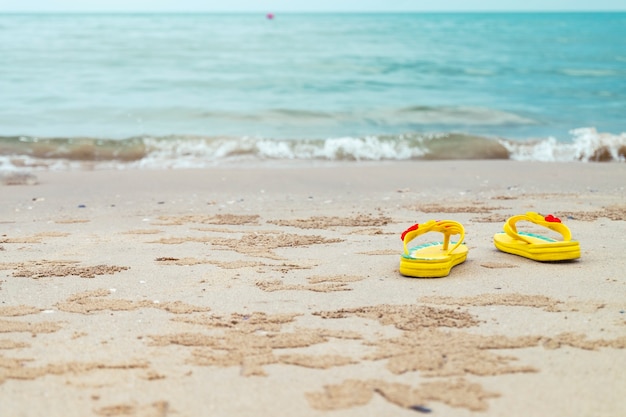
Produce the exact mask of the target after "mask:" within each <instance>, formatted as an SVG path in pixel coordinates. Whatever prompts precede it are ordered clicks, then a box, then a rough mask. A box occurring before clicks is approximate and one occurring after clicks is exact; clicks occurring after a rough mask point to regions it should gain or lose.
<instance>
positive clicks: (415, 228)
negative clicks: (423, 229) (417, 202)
mask: <svg viewBox="0 0 626 417" xmlns="http://www.w3.org/2000/svg"><path fill="white" fill-rule="evenodd" d="M419 227H420V225H419V223H416V224H414V225H413V226H411V227H409V228H408V229H406V230H405V231H404V232H402V236H401V237H400V239H402V240H404V236H406V234H407V233H409V232H412V231H413V230H417V229H419Z"/></svg>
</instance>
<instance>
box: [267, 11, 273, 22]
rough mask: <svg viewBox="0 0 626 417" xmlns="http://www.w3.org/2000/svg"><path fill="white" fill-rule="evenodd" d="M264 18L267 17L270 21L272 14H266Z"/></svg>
mask: <svg viewBox="0 0 626 417" xmlns="http://www.w3.org/2000/svg"><path fill="white" fill-rule="evenodd" d="M266 17H267V18H268V19H269V20H272V19H273V18H274V13H268V14H267V15H266Z"/></svg>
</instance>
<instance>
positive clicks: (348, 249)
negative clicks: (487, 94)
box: [0, 161, 626, 417]
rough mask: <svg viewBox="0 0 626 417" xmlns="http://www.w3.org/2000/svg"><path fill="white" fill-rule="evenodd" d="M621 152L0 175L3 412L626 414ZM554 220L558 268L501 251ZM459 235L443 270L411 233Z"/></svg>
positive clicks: (624, 172)
mask: <svg viewBox="0 0 626 417" xmlns="http://www.w3.org/2000/svg"><path fill="white" fill-rule="evenodd" d="M625 179H626V164H623V163H609V164H601V163H532V162H513V161H432V162H429V161H419V162H372V163H356V162H355V163H341V164H330V163H328V164H326V163H324V164H322V163H319V164H316V163H311V162H308V163H293V164H287V163H283V164H281V165H280V166H270V163H269V162H268V163H267V166H263V164H261V165H260V166H223V167H219V168H212V169H202V170H119V171H108V170H95V171H89V170H85V171H63V172H47V171H43V172H35V173H34V176H32V177H28V178H27V177H16V176H8V175H7V176H5V177H4V178H2V182H1V183H0V195H1V197H2V198H1V200H2V204H0V416H2V417H5V416H6V417H18V416H41V415H46V416H49V417H55V416H59V417H61V416H62V417H72V416H77V417H78V416H81V417H83V416H90V415H93V416H146V417H147V416H151V417H152V416H175V417H183V416H185V417H187V416H188V417H193V416H209V415H210V416H255V417H258V416H341V417H343V416H346V417H347V416H359V417H362V416H416V415H422V414H429V415H433V416H452V415H454V416H459V417H461V416H510V417H517V416H524V417H526V416H533V417H541V416H546V417H548V416H550V417H554V416H589V417H592V416H593V417H618V416H623V415H626V397H625V396H624V393H625V392H626V375H625V374H624V369H626V350H625V349H626V296H625V295H626V275H625V274H624V270H625V269H626V257H625V256H624V251H625V250H626V238H625V237H624V232H625V231H626V224H625V221H624V219H626V198H625V197H626V182H625V181H624V180H625ZM527 211H536V212H539V213H543V214H549V213H550V214H554V215H555V216H558V217H560V218H561V219H562V220H563V222H564V223H565V224H566V225H567V226H568V227H569V228H570V229H571V230H572V233H573V236H574V238H575V239H577V240H579V241H580V244H581V248H582V256H581V258H580V259H579V260H576V261H572V262H563V263H539V262H535V261H532V260H529V259H525V258H522V257H518V256H513V255H509V254H506V253H502V252H499V251H498V250H496V249H495V247H494V246H493V243H492V239H493V235H494V233H497V232H500V231H501V229H502V224H503V222H504V221H505V220H506V219H507V218H508V217H510V216H511V215H514V214H520V213H525V212H527ZM430 219H451V220H456V221H458V222H461V223H462V224H463V225H464V226H465V231H466V238H465V242H466V245H467V247H468V248H469V255H468V259H467V261H466V262H465V263H463V264H461V265H458V266H456V267H455V268H453V270H452V272H451V274H450V275H449V276H448V277H445V278H440V279H415V278H407V277H403V276H401V275H400V274H399V273H398V266H399V258H400V254H401V252H402V241H401V240H400V234H401V232H402V231H404V230H405V229H406V228H407V227H409V226H411V225H412V224H414V223H422V222H425V221H427V220H430Z"/></svg>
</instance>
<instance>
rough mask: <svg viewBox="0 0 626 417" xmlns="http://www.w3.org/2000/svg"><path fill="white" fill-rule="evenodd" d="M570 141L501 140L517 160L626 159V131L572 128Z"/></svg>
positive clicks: (585, 160)
mask: <svg viewBox="0 0 626 417" xmlns="http://www.w3.org/2000/svg"><path fill="white" fill-rule="evenodd" d="M570 133H571V134H572V141H571V142H558V141H557V140H556V139H554V138H552V137H550V138H547V139H542V140H536V141H527V142H513V141H510V140H502V141H501V143H502V145H503V146H504V147H505V148H507V150H508V151H509V152H510V158H511V159H513V160H517V161H542V162H569V161H584V162H589V161H620V162H623V161H625V153H626V133H624V132H623V133H621V134H610V133H599V132H598V131H597V130H596V129H595V128H593V127H585V128H578V129H573V130H571V131H570Z"/></svg>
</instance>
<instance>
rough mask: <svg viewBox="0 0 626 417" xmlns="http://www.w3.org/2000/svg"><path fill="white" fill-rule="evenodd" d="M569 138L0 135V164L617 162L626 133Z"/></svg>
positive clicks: (584, 132) (587, 132)
mask: <svg viewBox="0 0 626 417" xmlns="http://www.w3.org/2000/svg"><path fill="white" fill-rule="evenodd" d="M571 135H572V138H571V141H569V142H559V141H557V140H556V139H554V138H550V137H549V138H542V139H529V140H526V141H517V140H509V139H502V138H490V137H484V136H476V135H468V134H461V133H445V134H443V133H442V134H419V133H410V134H403V135H388V136H384V135H378V136H365V137H337V138H329V139H323V140H322V139H280V140H279V139H268V138H254V137H203V136H184V135H173V136H159V137H154V136H142V137H133V138H128V139H122V140H117V139H96V138H37V137H25V136H12V137H0V170H13V169H22V168H29V169H71V168H85V167H91V168H150V169H160V168H202V167H209V166H218V165H220V164H221V163H225V162H239V161H246V162H250V161H252V162H254V161H259V162H260V161H268V160H270V161H272V160H273V161H279V160H311V161H313V160H321V161H383V160H416V161H418V160H447V159H466V160H470V159H474V160H480V159H509V160H516V161H541V162H572V161H581V162H624V161H626V133H620V134H611V133H599V132H597V131H596V129H594V128H580V129H575V130H572V131H571Z"/></svg>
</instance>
